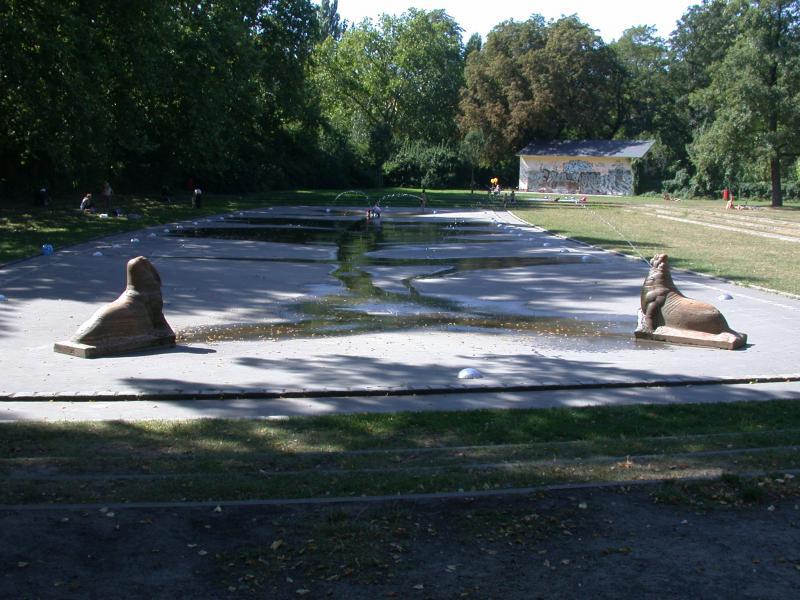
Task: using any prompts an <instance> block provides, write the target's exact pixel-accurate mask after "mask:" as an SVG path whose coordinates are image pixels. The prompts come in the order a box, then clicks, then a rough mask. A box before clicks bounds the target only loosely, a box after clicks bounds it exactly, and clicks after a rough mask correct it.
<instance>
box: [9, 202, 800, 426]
mask: <svg viewBox="0 0 800 600" xmlns="http://www.w3.org/2000/svg"><path fill="white" fill-rule="evenodd" d="M363 212H364V211H363V209H352V210H349V209H342V208H334V209H331V210H330V211H328V210H326V209H325V208H321V207H313V208H312V207H309V208H303V207H290V208H274V209H265V210H259V211H249V212H247V213H238V214H234V215H225V216H224V217H213V218H208V219H199V220H197V221H194V222H191V221H189V222H184V223H181V224H173V225H171V226H164V227H159V228H152V229H149V230H143V231H140V232H136V233H133V234H131V233H128V234H124V235H118V236H114V237H111V238H107V239H104V240H101V241H96V242H91V243H87V244H82V245H80V246H75V247H72V248H68V249H64V250H60V251H57V252H56V254H55V255H53V256H49V257H46V256H41V257H36V258H33V259H30V260H27V261H23V262H20V263H17V264H15V265H12V266H9V267H6V268H3V269H0V293H2V294H4V295H5V296H7V297H8V301H7V302H4V303H2V304H0V356H2V359H1V360H2V378H1V379H0V396H1V397H4V398H5V399H6V400H13V399H15V398H16V399H18V400H32V399H36V398H42V399H46V398H60V399H63V400H70V399H72V398H76V397H77V398H80V399H96V400H112V399H113V398H115V397H132V396H138V397H140V398H142V399H150V398H152V399H164V398H165V397H166V396H169V395H174V397H175V399H181V398H183V399H186V398H190V397H192V396H201V397H206V398H211V397H213V394H215V393H218V394H227V395H236V394H249V395H251V396H254V395H258V394H263V395H268V396H272V397H277V396H280V395H281V394H284V395H286V394H288V395H294V396H298V397H299V396H300V395H302V394H307V395H309V396H315V395H317V396H319V395H321V394H338V393H341V394H342V395H347V394H348V393H361V394H372V395H375V396H377V395H380V393H381V391H390V392H391V393H393V394H395V393H400V392H403V391H404V390H405V391H408V392H409V393H414V392H418V391H420V390H428V391H430V390H435V391H436V390H438V391H441V392H443V393H446V392H448V391H449V392H456V393H455V394H449V397H450V398H451V404H448V405H442V406H443V407H452V408H456V409H457V408H477V407H480V406H481V399H480V398H481V397H484V401H486V399H487V397H488V396H487V395H485V394H484V395H482V394H477V398H473V399H471V400H470V401H469V402H463V403H459V401H458V396H459V394H463V393H464V392H467V391H478V392H479V391H481V390H482V389H489V388H491V389H495V388H504V387H509V388H525V390H526V393H528V394H531V393H535V391H536V388H542V390H545V389H547V388H553V387H554V386H564V387H567V388H574V390H573V391H572V392H571V393H572V396H571V397H572V399H573V401H580V399H581V397H582V394H588V393H589V392H588V390H592V389H594V390H597V389H602V388H604V387H607V386H612V387H613V386H614V385H618V384H624V385H638V384H641V385H651V384H652V383H653V382H671V383H673V384H674V383H681V382H686V383H689V382H703V381H707V380H709V379H714V380H719V381H721V382H727V383H728V384H741V383H742V382H743V381H745V380H754V381H763V382H764V385H767V382H768V381H775V380H777V379H780V378H789V379H792V378H798V377H800V366H798V365H800V360H798V359H799V358H800V352H798V350H797V348H796V342H795V340H796V339H797V337H798V335H797V334H798V323H800V319H798V316H800V301H798V300H795V299H792V298H789V297H785V296H781V295H778V294H771V293H768V292H763V291H758V290H752V289H747V288H740V287H737V286H734V285H731V284H728V283H726V282H723V281H720V280H716V279H710V278H704V277H700V276H697V275H693V274H689V273H683V272H680V271H676V272H675V273H674V277H675V280H676V284H677V285H678V287H679V288H680V289H681V291H682V292H683V293H684V294H686V295H687V296H689V297H692V298H697V299H698V300H703V301H705V302H709V303H711V304H714V305H716V306H718V307H719V308H720V309H721V310H722V312H723V313H724V314H725V316H726V318H727V320H728V322H729V323H730V324H731V326H732V327H733V328H734V329H736V330H739V331H742V332H744V333H747V334H748V336H749V342H750V344H749V345H748V346H747V347H746V348H744V349H742V350H739V351H735V352H729V351H722V350H715V349H703V348H693V347H684V346H670V345H663V344H658V343H646V342H636V341H634V340H633V335H632V334H633V329H634V328H635V326H636V310H637V307H638V302H639V291H640V288H641V284H642V281H643V280H644V277H645V275H646V273H647V265H646V264H645V262H644V261H642V260H634V259H630V258H624V257H621V256H618V255H615V254H612V253H608V252H604V251H600V250H597V249H594V248H590V247H587V246H584V245H581V244H579V243H576V242H573V241H570V240H565V239H562V238H559V237H556V236H553V235H551V234H549V233H548V232H545V231H542V230H540V229H538V228H536V227H532V226H527V225H525V224H523V223H521V222H519V221H517V220H516V219H515V218H514V217H513V215H511V214H510V213H505V212H499V213H496V212H491V211H437V212H436V213H432V212H428V213H426V214H424V215H415V214H412V213H411V212H410V211H408V210H397V211H394V210H392V209H391V208H389V209H384V211H383V218H381V219H379V220H374V219H373V220H366V219H365V218H364V214H363ZM133 240H138V241H133ZM96 252H101V253H102V256H95V255H94V254H95V253H96ZM138 255H144V256H147V257H148V258H150V260H151V261H152V262H153V264H154V265H155V267H156V268H157V269H158V270H159V272H160V274H161V277H162V280H163V282H164V287H163V293H164V300H165V308H164V311H165V315H166V317H167V320H168V321H169V323H170V324H171V326H172V327H173V329H175V331H176V333H177V334H178V339H179V345H178V347H177V348H174V349H170V350H160V351H156V352H147V353H140V354H132V355H125V356H118V357H109V358H102V359H95V360H85V359H78V358H74V357H69V356H66V355H61V354H56V353H54V352H53V351H52V345H53V343H54V342H55V341H60V340H65V339H69V338H70V337H71V336H72V335H73V333H74V332H75V330H76V329H77V328H78V326H79V325H80V324H81V323H82V322H83V321H85V320H86V319H88V318H89V317H90V316H91V314H92V313H93V312H94V311H95V310H96V309H97V308H99V307H100V306H102V305H103V304H105V303H106V302H109V301H111V300H113V299H114V298H116V297H117V295H119V293H120V292H121V291H122V289H123V288H124V281H125V263H126V262H127V260H128V259H130V258H132V257H134V256H138ZM723 294H729V295H730V296H732V298H733V299H732V300H720V296H722V295H723ZM467 367H473V368H476V369H478V370H480V371H481V373H482V374H483V378H481V379H474V380H459V379H458V378H457V374H458V372H459V371H460V370H461V369H463V368H467ZM765 389H766V388H765ZM581 390H583V391H581ZM798 390H800V383H797V382H796V381H795V382H792V381H790V382H788V383H786V384H785V385H784V387H783V391H782V393H784V394H793V393H795V392H796V391H798ZM704 394H705V395H706V396H707V395H708V389H706V390H705V392H704ZM612 396H613V395H610V396H609V398H610V400H609V402H611V403H614V402H616V401H615V400H614V399H613V398H612ZM540 398H541V401H542V402H545V403H547V402H550V400H546V399H544V397H543V396H540ZM647 398H648V394H646V393H642V394H641V400H642V401H647ZM683 401H692V400H690V399H689V400H687V399H686V398H684V400H683ZM526 402H529V403H530V402H532V401H526ZM562 402H566V400H562ZM312 404H313V403H312ZM365 404H366V403H365ZM376 404H378V403H376ZM412 404H413V403H412ZM385 405H386V404H385V403H380V406H381V407H384V406H385ZM512 405H513V403H512ZM270 406H271V410H273V414H284V412H291V411H293V410H295V407H288V406H287V410H286V411H282V410H281V405H280V401H278V400H272V404H270ZM197 408H198V410H197V411H196V413H197V414H196V416H203V412H202V410H199V409H200V405H198V406H197ZM364 409H365V410H369V409H370V408H369V406H364ZM321 410H322V411H323V412H324V410H327V409H321ZM7 412H8V411H7ZM0 418H4V417H3V415H0ZM5 418H10V417H8V416H7V415H6V417H5Z"/></svg>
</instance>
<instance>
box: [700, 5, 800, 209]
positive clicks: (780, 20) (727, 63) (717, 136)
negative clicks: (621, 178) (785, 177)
mask: <svg viewBox="0 0 800 600" xmlns="http://www.w3.org/2000/svg"><path fill="white" fill-rule="evenodd" d="M745 4H746V6H744V8H741V4H739V3H737V6H736V8H738V9H739V10H742V13H741V17H740V19H741V20H740V27H739V30H738V33H737V35H736V36H735V38H734V39H733V40H732V43H731V45H730V47H729V48H728V49H727V51H726V52H725V54H724V56H723V57H722V58H721V59H720V60H718V61H717V62H715V63H714V64H713V65H712V66H711V67H710V68H709V80H708V85H707V86H706V87H705V88H703V89H700V90H698V91H696V92H695V93H694V94H693V95H692V96H691V101H692V104H693V105H694V106H701V107H704V108H705V109H706V110H708V111H709V117H708V119H707V120H706V122H705V123H704V126H703V128H702V129H701V130H700V132H699V134H698V135H697V136H696V137H695V139H694V142H693V144H692V147H691V150H692V156H693V159H694V163H695V167H696V169H697V174H696V180H697V181H698V183H699V185H701V186H702V187H705V188H706V190H709V191H710V189H711V187H712V186H713V185H714V184H715V183H718V182H720V181H723V182H726V183H727V182H728V181H729V180H730V179H731V178H732V177H735V176H737V175H741V174H742V173H743V172H745V171H746V170H747V168H748V165H753V164H762V165H764V170H765V171H766V172H767V173H768V174H769V175H768V177H769V180H770V182H771V188H772V205H773V206H781V205H782V203H783V197H782V190H781V174H782V164H783V163H784V162H785V161H790V160H791V159H793V158H795V157H796V156H798V154H800V139H798V136H797V131H798V129H800V2H798V1H797V0H793V1H789V0H756V1H753V2H748V3H745Z"/></svg>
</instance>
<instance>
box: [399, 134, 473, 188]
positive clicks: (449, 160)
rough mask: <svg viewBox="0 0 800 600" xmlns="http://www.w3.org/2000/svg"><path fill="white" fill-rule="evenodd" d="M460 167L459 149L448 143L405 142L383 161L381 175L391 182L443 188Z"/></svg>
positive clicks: (409, 185) (453, 180)
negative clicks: (384, 162) (382, 172)
mask: <svg viewBox="0 0 800 600" xmlns="http://www.w3.org/2000/svg"><path fill="white" fill-rule="evenodd" d="M461 168H462V164H461V159H460V158H459V155H458V152H457V151H456V150H454V149H453V148H450V147H449V146H446V145H436V146H431V145H427V144H424V143H421V142H406V143H405V144H403V145H402V146H401V147H400V148H399V149H398V150H397V151H396V152H395V153H394V154H393V155H392V156H391V158H390V159H389V160H388V161H387V162H386V164H384V175H385V177H386V181H387V183H389V184H390V185H396V186H406V187H416V188H444V187H448V186H452V185H454V184H455V183H456V180H457V178H458V172H459V170H460V169H461Z"/></svg>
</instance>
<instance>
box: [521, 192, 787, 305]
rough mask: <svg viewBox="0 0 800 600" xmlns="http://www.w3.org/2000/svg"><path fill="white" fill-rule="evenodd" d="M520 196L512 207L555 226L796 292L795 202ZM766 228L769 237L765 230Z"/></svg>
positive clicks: (628, 250) (613, 246)
mask: <svg viewBox="0 0 800 600" xmlns="http://www.w3.org/2000/svg"><path fill="white" fill-rule="evenodd" d="M524 197H525V196H523V200H521V202H520V204H521V206H520V208H519V209H517V210H515V211H514V212H515V213H516V214H517V215H518V216H519V217H521V218H523V219H525V220H526V221H528V222H530V223H534V224H536V225H539V226H541V227H544V228H545V229H548V230H550V231H552V232H554V233H558V234H561V235H565V236H567V237H571V238H574V239H578V240H582V241H585V242H588V243H590V244H593V245H595V246H599V247H601V248H607V249H610V250H616V251H618V252H623V253H625V254H630V255H633V256H636V255H640V256H642V257H644V258H647V259H649V258H651V257H652V256H653V255H654V254H656V253H666V254H669V255H670V261H671V263H672V264H673V266H676V267H680V268H684V269H690V270H693V271H697V272H700V273H706V274H709V275H715V276H718V277H723V278H725V279H730V280H732V281H735V282H737V283H740V284H743V285H753V286H760V287H766V288H770V289H775V290H780V291H783V292H788V293H792V294H800V271H798V270H797V268H796V265H797V264H800V207H798V206H796V205H790V206H788V207H785V208H782V209H771V208H767V207H766V204H764V203H760V204H754V203H750V204H749V205H750V206H753V207H756V210H738V211H725V210H724V209H723V206H724V205H723V204H722V202H721V201H718V202H715V201H707V200H692V201H682V202H679V203H676V202H670V203H668V204H665V203H664V202H662V201H660V200H659V199H655V198H653V199H649V198H645V197H641V198H614V199H598V198H593V199H592V200H590V202H589V203H588V204H587V205H576V204H565V203H563V202H559V203H555V202H532V201H526V200H525V199H524ZM768 236H773V237H768Z"/></svg>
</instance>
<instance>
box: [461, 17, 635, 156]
mask: <svg viewBox="0 0 800 600" xmlns="http://www.w3.org/2000/svg"><path fill="white" fill-rule="evenodd" d="M622 76H623V72H622V69H621V67H620V65H619V62H618V61H617V58H616V55H615V54H614V52H613V50H612V49H611V48H609V47H608V46H607V45H606V44H604V43H603V41H602V39H600V37H599V36H597V35H596V34H595V33H594V31H593V30H592V29H591V28H590V27H589V26H587V25H585V24H584V23H581V22H580V21H579V20H578V19H577V17H574V16H572V17H564V18H561V19H559V20H558V21H552V22H550V23H546V22H545V20H544V18H543V17H541V16H539V15H534V16H532V17H531V18H530V19H528V20H527V21H524V22H515V21H506V22H504V23H501V24H499V25H497V26H496V27H495V28H494V29H492V31H491V32H490V33H489V35H488V37H487V40H486V43H485V44H484V45H483V47H482V48H481V50H480V51H478V52H472V53H471V54H470V55H469V57H468V58H467V65H466V71H465V78H466V85H465V88H464V90H463V92H462V97H461V104H460V106H461V111H462V117H461V127H462V130H463V131H472V130H479V131H481V133H482V134H483V136H484V138H485V139H486V145H485V150H486V156H485V160H487V161H488V162H502V161H508V160H509V159H510V157H512V156H514V154H515V153H516V152H517V151H518V150H519V149H520V148H521V147H522V146H524V145H525V144H526V143H527V142H529V141H530V140H531V139H548V140H552V139H567V138H594V137H612V136H613V135H614V134H615V133H616V132H617V131H618V130H619V128H620V126H621V120H620V116H619V114H618V101H617V96H618V93H619V89H620V78H621V77H622Z"/></svg>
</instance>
